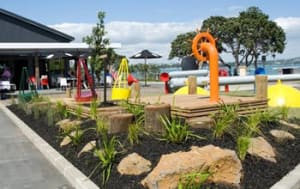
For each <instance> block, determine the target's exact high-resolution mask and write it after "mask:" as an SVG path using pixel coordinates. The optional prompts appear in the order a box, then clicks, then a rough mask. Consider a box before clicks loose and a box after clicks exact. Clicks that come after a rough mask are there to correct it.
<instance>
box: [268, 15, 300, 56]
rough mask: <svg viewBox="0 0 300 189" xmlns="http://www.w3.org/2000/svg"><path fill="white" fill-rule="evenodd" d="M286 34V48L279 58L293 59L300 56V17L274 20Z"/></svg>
mask: <svg viewBox="0 0 300 189" xmlns="http://www.w3.org/2000/svg"><path fill="white" fill-rule="evenodd" d="M274 21H275V22H276V23H277V24H278V25H279V26H281V27H282V28H283V30H284V32H285V34H286V43H287V44H286V47H285V50H284V52H283V54H278V55H276V57H277V58H293V57H299V56H300V45H299V44H300V35H299V34H300V17H280V18H277V19H275V20H274Z"/></svg>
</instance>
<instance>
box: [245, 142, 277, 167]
mask: <svg viewBox="0 0 300 189" xmlns="http://www.w3.org/2000/svg"><path fill="white" fill-rule="evenodd" d="M247 152H248V153H249V154H250V155H253V156H256V157H260V158H262V159H265V160H268V161H271V162H274V163H276V159H275V156H276V154H275V150H274V149H273V147H272V146H271V144H270V143H268V141H266V140H265V139H264V138H263V137H256V138H251V139H250V144H249V148H248V150H247Z"/></svg>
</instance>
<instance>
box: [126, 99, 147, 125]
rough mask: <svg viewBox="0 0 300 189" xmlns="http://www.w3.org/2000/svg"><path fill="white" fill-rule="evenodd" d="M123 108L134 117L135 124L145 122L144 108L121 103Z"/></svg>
mask: <svg viewBox="0 0 300 189" xmlns="http://www.w3.org/2000/svg"><path fill="white" fill-rule="evenodd" d="M121 106H122V107H124V108H125V109H126V110H127V111H128V112H129V113H132V114H133V115H134V119H135V122H138V123H142V122H144V121H145V116H144V115H145V110H144V106H141V105H135V104H130V103H128V102H126V101H124V102H123V103H121Z"/></svg>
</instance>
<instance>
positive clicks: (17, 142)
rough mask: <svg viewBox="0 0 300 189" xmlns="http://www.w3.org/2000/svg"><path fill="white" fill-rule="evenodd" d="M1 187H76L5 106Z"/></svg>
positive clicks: (0, 129) (0, 123)
mask: <svg viewBox="0 0 300 189" xmlns="http://www.w3.org/2000/svg"><path fill="white" fill-rule="evenodd" d="M0 188H1V189H40V188H43V189H71V188H73V187H71V185H70V184H69V182H68V181H67V180H66V179H65V178H64V176H63V175H62V174H61V173H60V172H59V171H58V170H57V169H56V168H55V167H54V166H53V165H52V164H51V163H50V162H49V161H48V160H47V159H46V158H45V157H44V156H43V155H42V153H41V152H40V151H39V150H38V149H37V148H36V147H35V146H34V145H33V144H32V143H31V142H30V141H29V140H28V139H27V138H26V137H25V136H24V134H23V133H22V132H21V131H20V130H19V128H17V127H16V125H15V124H14V123H13V122H12V121H11V120H10V119H9V118H8V117H7V116H6V115H5V114H4V112H3V111H2V110H1V109H0Z"/></svg>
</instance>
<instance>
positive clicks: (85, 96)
mask: <svg viewBox="0 0 300 189" xmlns="http://www.w3.org/2000/svg"><path fill="white" fill-rule="evenodd" d="M82 66H83V69H84V73H85V76H86V78H87V81H88V87H89V89H90V91H81V87H82V81H81V79H82V78H81V68H82ZM96 98H97V94H96V91H95V87H94V83H93V79H92V76H91V75H90V74H89V71H88V68H87V66H86V63H85V61H84V59H82V58H79V59H78V62H77V95H76V96H75V100H76V101H77V102H87V101H91V100H93V99H96Z"/></svg>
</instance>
